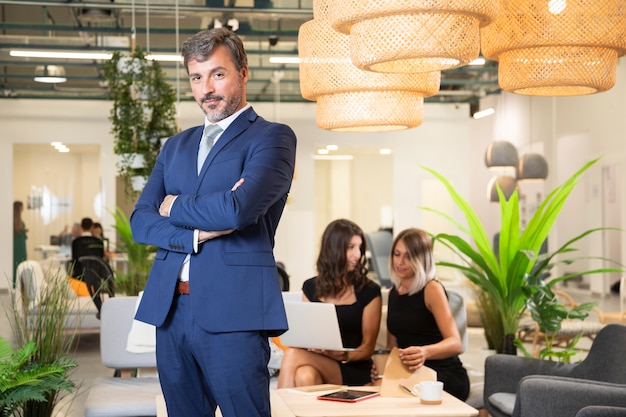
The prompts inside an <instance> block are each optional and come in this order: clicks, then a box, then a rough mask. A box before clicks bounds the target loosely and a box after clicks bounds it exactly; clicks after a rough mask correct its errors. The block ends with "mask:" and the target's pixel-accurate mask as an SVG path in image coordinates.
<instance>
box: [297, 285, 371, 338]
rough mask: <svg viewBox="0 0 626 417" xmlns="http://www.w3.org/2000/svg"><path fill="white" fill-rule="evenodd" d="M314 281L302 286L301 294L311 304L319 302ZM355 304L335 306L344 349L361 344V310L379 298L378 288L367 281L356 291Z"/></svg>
mask: <svg viewBox="0 0 626 417" xmlns="http://www.w3.org/2000/svg"><path fill="white" fill-rule="evenodd" d="M315 279H316V278H309V279H308V280H306V281H305V282H304V284H303V285H302V292H303V293H304V295H306V298H308V299H309V301H312V302H321V301H320V299H319V298H317V297H316V296H315ZM354 295H355V296H356V303H354V304H341V305H335V309H336V310H337V321H339V331H340V332H341V341H342V342H343V346H344V347H346V348H355V347H357V346H359V345H360V344H361V342H363V310H364V309H365V306H367V305H368V304H369V303H370V302H371V301H372V300H373V299H374V298H376V297H380V286H379V285H378V284H377V283H375V282H374V281H369V282H368V283H367V285H366V286H365V287H363V289H362V290H360V291H356V292H355V294H354Z"/></svg>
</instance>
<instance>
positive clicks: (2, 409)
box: [0, 337, 76, 417]
mask: <svg viewBox="0 0 626 417" xmlns="http://www.w3.org/2000/svg"><path fill="white" fill-rule="evenodd" d="M36 354H37V345H36V344H35V342H33V341H30V342H28V343H27V344H25V345H24V346H22V347H21V348H19V349H17V350H16V351H13V347H12V346H11V344H10V343H9V342H8V341H7V340H6V339H4V338H3V337H0V416H2V417H5V416H10V415H17V414H21V408H22V407H23V406H25V405H26V404H29V403H34V402H40V403H41V402H46V401H47V400H48V397H49V395H51V394H53V393H54V392H56V391H61V390H64V391H67V392H72V390H73V389H74V388H75V384H74V383H73V382H72V381H71V380H70V379H69V378H68V377H67V374H68V371H69V370H70V369H71V368H73V367H75V366H76V364H75V362H74V361H73V360H70V359H68V358H59V359H57V360H56V361H55V362H54V363H53V364H50V365H43V364H40V363H37V362H32V358H33V357H34V356H35V355H36Z"/></svg>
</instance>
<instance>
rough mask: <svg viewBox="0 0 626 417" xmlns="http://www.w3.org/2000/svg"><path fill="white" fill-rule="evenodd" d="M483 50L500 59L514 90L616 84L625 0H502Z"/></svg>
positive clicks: (553, 92) (583, 89)
mask: <svg viewBox="0 0 626 417" xmlns="http://www.w3.org/2000/svg"><path fill="white" fill-rule="evenodd" d="M481 47H482V53H483V55H484V56H485V57H486V58H489V59H492V60H496V61H499V66H498V81H499V84H500V87H501V88H502V89H503V90H505V91H508V92H513V93H518V94H525V95H534V96H572V95H583V94H592V93H597V92H602V91H606V90H608V89H610V88H612V87H613V86H614V85H615V76H616V72H617V60H618V57H620V56H622V55H624V53H625V52H626V1H624V0H594V1H588V0H542V1H537V0H534V1H530V0H500V13H499V15H498V17H497V18H496V19H495V20H494V22H493V23H491V24H490V25H489V26H486V27H483V28H482V29H481Z"/></svg>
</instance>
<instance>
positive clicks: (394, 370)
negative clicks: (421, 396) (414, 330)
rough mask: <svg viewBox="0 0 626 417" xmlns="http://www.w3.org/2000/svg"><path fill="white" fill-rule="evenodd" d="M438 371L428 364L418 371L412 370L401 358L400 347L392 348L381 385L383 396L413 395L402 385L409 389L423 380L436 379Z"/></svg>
mask: <svg viewBox="0 0 626 417" xmlns="http://www.w3.org/2000/svg"><path fill="white" fill-rule="evenodd" d="M436 380H437V372H436V371H435V370H434V369H432V368H429V367H428V366H422V367H421V368H419V369H418V370H416V371H410V370H409V369H408V368H407V367H406V366H404V364H403V363H402V360H400V355H399V351H398V348H393V349H391V352H390V353H389V359H387V365H386V366H385V371H384V373H383V382H382V385H381V387H380V395H381V396H382V397H411V394H409V393H408V392H406V391H404V390H403V389H402V388H401V387H400V385H404V386H405V387H407V388H409V389H413V386H414V385H415V384H417V383H418V382H422V381H436Z"/></svg>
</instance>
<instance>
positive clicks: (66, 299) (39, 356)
mask: <svg viewBox="0 0 626 417" xmlns="http://www.w3.org/2000/svg"><path fill="white" fill-rule="evenodd" d="M44 275H45V276H44V279H43V283H42V284H41V288H40V289H39V290H38V292H37V294H36V297H35V300H34V303H29V302H28V300H27V299H25V298H23V299H22V300H21V302H18V300H17V297H23V296H25V295H26V294H21V293H19V292H18V293H15V294H13V296H12V303H13V305H12V308H11V312H10V313H9V311H7V315H11V317H9V321H10V322H11V327H12V333H13V339H14V341H15V344H16V345H17V346H24V347H26V346H29V343H32V344H33V346H34V347H35V349H34V351H31V349H33V348H32V347H30V346H29V347H27V348H24V350H18V352H20V353H19V355H18V358H22V359H23V358H24V357H25V356H27V357H28V362H27V363H25V364H24V367H23V368H21V369H23V370H24V371H32V370H38V369H39V370H48V371H52V370H55V369H58V368H59V367H60V368H62V369H63V373H62V374H59V373H54V372H53V373H52V375H55V376H54V378H53V377H51V378H50V379H45V380H44V381H43V382H42V383H41V385H39V386H38V389H39V392H40V393H41V395H42V396H43V400H41V398H38V399H33V400H28V401H24V402H22V403H21V404H20V405H19V407H17V410H14V411H13V413H14V415H15V416H22V417H45V416H51V415H52V413H53V410H54V408H55V406H56V405H57V404H58V403H59V401H60V400H61V399H62V398H63V397H64V396H65V395H66V394H67V393H68V392H69V393H71V392H73V391H74V389H75V384H74V383H73V382H72V380H71V379H70V376H71V375H70V369H71V368H73V367H74V366H75V364H74V362H73V361H72V360H71V359H69V358H71V353H72V352H73V346H74V342H75V336H76V330H77V329H76V328H72V327H71V325H69V324H68V317H69V312H70V311H71V310H72V309H73V308H77V305H78V303H77V299H76V297H73V296H72V294H71V291H72V289H71V287H70V286H69V284H68V281H67V275H66V273H65V271H63V270H61V269H58V270H48V271H44ZM78 325H79V323H75V326H78ZM3 353H4V354H5V355H6V353H7V351H6V350H4V351H3ZM5 357H6V356H5ZM18 362H19V360H18ZM35 374H36V372H35ZM28 376H29V374H28V373H27V374H25V375H23V376H20V377H19V378H24V380H27V378H28ZM31 376H32V375H31ZM33 391H35V389H32V390H31V389H30V388H29V389H28V390H25V391H20V392H24V393H28V392H30V393H31V394H32V392H33ZM12 401H13V400H12Z"/></svg>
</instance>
